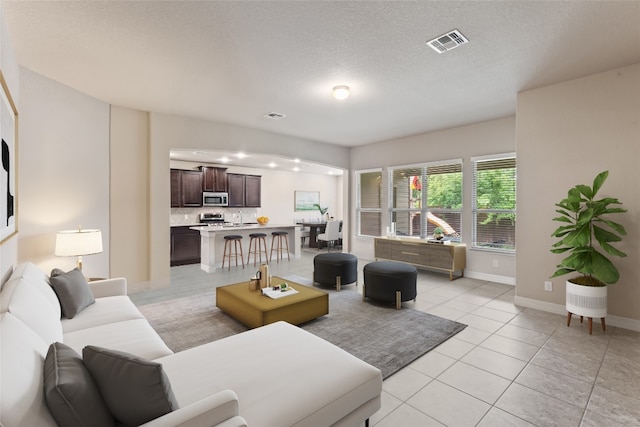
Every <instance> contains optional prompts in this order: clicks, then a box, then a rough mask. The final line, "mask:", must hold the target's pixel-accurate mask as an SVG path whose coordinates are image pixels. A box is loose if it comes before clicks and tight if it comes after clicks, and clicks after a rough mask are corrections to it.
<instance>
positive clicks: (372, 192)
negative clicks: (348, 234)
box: [356, 169, 382, 236]
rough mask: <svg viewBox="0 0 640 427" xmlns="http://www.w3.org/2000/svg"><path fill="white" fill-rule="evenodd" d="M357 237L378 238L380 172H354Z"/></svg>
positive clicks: (379, 222) (379, 226)
mask: <svg viewBox="0 0 640 427" xmlns="http://www.w3.org/2000/svg"><path fill="white" fill-rule="evenodd" d="M356 186H357V189H356V191H357V202H356V203H357V205H356V227H357V234H358V236H380V234H381V229H382V170H381V169H375V170H368V171H356Z"/></svg>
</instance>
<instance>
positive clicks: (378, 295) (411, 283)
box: [362, 261, 418, 310]
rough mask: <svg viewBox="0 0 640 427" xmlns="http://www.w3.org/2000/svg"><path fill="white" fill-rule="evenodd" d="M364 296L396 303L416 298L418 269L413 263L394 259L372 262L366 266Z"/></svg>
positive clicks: (397, 307) (397, 304) (397, 306)
mask: <svg viewBox="0 0 640 427" xmlns="http://www.w3.org/2000/svg"><path fill="white" fill-rule="evenodd" d="M363 272H364V285H363V289H362V298H363V299H366V298H371V299H374V300H378V301H387V302H394V301H395V303H396V309H398V310H400V307H401V306H402V301H409V300H414V301H415V300H416V295H417V293H418V292H417V290H416V280H417V278H418V269H417V268H415V267H414V266H413V265H410V264H404V263H402V262H393V261H377V262H371V263H369V264H367V265H365V266H364V269H363Z"/></svg>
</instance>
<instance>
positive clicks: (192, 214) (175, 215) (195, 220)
mask: <svg viewBox="0 0 640 427" xmlns="http://www.w3.org/2000/svg"><path fill="white" fill-rule="evenodd" d="M203 212H204V213H221V214H223V215H224V218H225V221H227V222H238V221H239V216H238V213H241V214H242V222H256V218H257V217H258V210H257V209H256V208H206V207H202V208H171V218H170V220H169V224H171V225H172V226H173V225H192V224H199V223H200V218H199V216H200V213H203ZM234 215H236V216H235V221H234Z"/></svg>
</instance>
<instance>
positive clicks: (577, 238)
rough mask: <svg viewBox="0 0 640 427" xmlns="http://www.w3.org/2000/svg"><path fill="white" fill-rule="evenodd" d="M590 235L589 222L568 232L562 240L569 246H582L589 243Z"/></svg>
mask: <svg viewBox="0 0 640 427" xmlns="http://www.w3.org/2000/svg"><path fill="white" fill-rule="evenodd" d="M590 237H591V230H589V224H584V225H583V226H581V227H578V228H576V229H575V230H574V231H572V232H570V233H569V234H567V235H566V236H565V238H564V239H563V240H562V241H563V242H564V244H565V245H567V246H573V247H580V246H585V245H588V244H589V238H590Z"/></svg>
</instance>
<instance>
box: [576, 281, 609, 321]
mask: <svg viewBox="0 0 640 427" xmlns="http://www.w3.org/2000/svg"><path fill="white" fill-rule="evenodd" d="M566 285H567V301H566V306H567V311H568V312H569V313H572V314H577V315H578V316H584V317H592V318H593V317H595V318H602V317H606V315H607V287H606V286H583V285H576V284H575V283H571V282H569V281H567V283H566Z"/></svg>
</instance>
